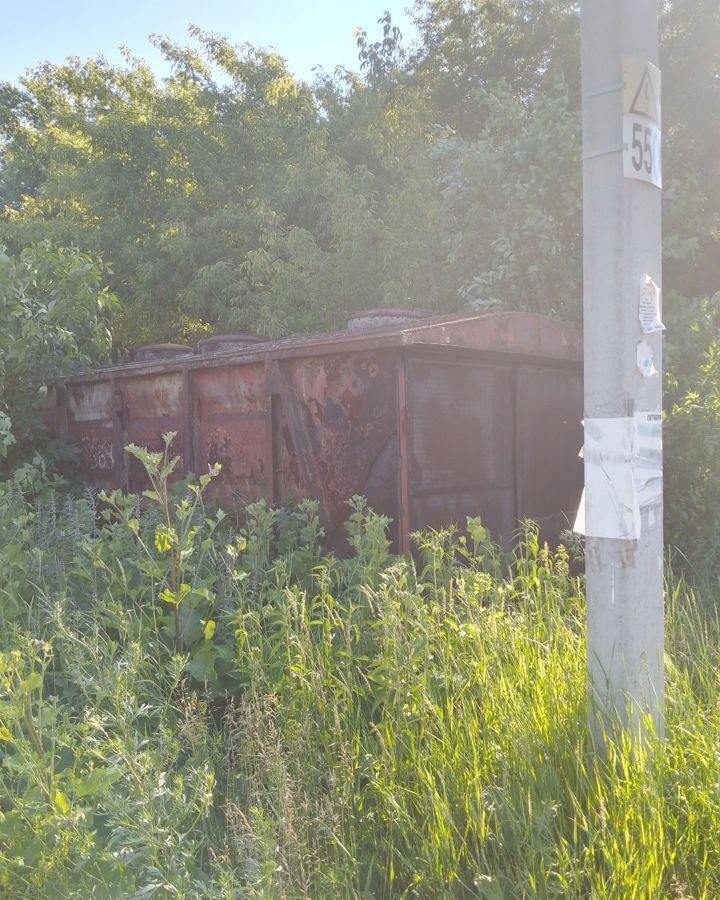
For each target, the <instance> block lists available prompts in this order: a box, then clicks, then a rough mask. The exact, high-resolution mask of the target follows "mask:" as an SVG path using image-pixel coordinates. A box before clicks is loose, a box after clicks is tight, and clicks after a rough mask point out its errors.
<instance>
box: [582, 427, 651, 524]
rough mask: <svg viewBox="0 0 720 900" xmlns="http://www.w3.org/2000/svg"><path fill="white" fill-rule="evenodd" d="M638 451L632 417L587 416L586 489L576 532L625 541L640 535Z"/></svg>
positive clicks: (585, 450) (635, 429)
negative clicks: (588, 417) (637, 474)
mask: <svg viewBox="0 0 720 900" xmlns="http://www.w3.org/2000/svg"><path fill="white" fill-rule="evenodd" d="M637 451H638V441H637V428H636V427H635V420H634V419H633V418H631V417H623V418H617V419H585V446H584V450H583V456H584V458H585V491H584V492H583V497H582V500H581V502H580V508H579V509H578V515H577V518H576V520H575V526H574V528H575V531H578V532H580V533H581V534H585V535H588V536H589V537H600V538H617V539H618V540H626V541H634V540H637V539H638V538H639V537H640V506H639V504H638V497H637V492H636V490H635V480H634V478H633V465H634V462H635V459H636V458H637Z"/></svg>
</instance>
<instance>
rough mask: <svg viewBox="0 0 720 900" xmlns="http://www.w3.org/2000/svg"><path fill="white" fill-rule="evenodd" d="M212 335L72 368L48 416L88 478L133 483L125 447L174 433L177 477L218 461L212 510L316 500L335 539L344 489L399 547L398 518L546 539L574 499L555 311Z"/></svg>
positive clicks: (569, 347) (340, 535)
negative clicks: (382, 517) (253, 339)
mask: <svg viewBox="0 0 720 900" xmlns="http://www.w3.org/2000/svg"><path fill="white" fill-rule="evenodd" d="M376 312H377V311H376ZM371 318H372V317H371ZM376 320H379V317H376ZM238 337H240V336H238ZM223 341H224V343H223ZM223 341H220V342H218V343H211V344H210V345H209V346H208V347H207V351H210V352H205V353H202V354H194V355H193V354H190V355H188V354H185V355H177V356H174V357H172V358H163V359H150V360H147V361H143V362H134V363H130V364H128V365H123V366H116V367H114V368H111V369H105V370H102V371H99V372H95V373H92V374H88V375H83V376H79V377H76V378H72V379H69V380H68V381H67V383H66V384H64V385H60V386H57V387H56V390H55V392H54V394H53V396H54V406H52V408H49V409H48V410H47V411H46V421H47V422H48V424H49V426H50V427H51V428H52V430H54V431H55V432H56V433H59V434H63V435H65V436H67V437H68V438H70V439H71V440H73V441H75V442H76V443H77V444H79V446H80V448H81V451H82V454H83V468H84V470H85V472H86V474H87V475H88V476H89V478H90V479H91V480H92V481H93V482H94V483H96V484H97V485H99V486H101V487H112V486H120V487H124V488H126V489H129V490H131V491H139V490H141V489H142V488H144V487H145V486H146V477H145V474H144V472H143V470H142V468H141V466H140V465H139V464H138V463H137V461H136V460H134V459H128V457H127V454H125V453H123V447H124V446H125V445H126V444H128V443H130V442H133V443H135V444H140V445H143V446H146V447H149V448H151V449H160V448H161V446H162V435H163V434H164V433H165V432H168V431H175V432H177V438H176V441H175V445H174V449H175V452H176V453H178V454H180V456H181V466H180V467H179V473H180V474H182V473H184V472H187V471H195V472H196V473H200V472H204V471H207V468H208V467H209V466H210V465H212V464H213V463H216V462H219V463H220V464H221V465H222V471H221V475H220V476H219V477H218V478H217V479H215V480H214V481H213V482H212V484H211V488H210V490H211V495H212V498H213V499H214V500H215V501H217V502H218V503H220V504H221V505H222V506H223V507H225V508H226V509H230V508H232V509H237V508H241V507H243V506H244V505H246V504H247V503H249V502H252V501H254V500H258V499H260V498H266V499H267V501H268V502H269V503H271V504H287V503H292V502H294V501H296V500H298V499H300V498H302V497H310V498H313V499H314V500H316V501H317V503H318V510H319V516H320V519H321V521H322V524H323V527H324V528H325V531H326V535H327V542H328V544H329V545H330V546H331V547H334V548H336V549H338V550H340V551H342V550H343V549H344V547H345V543H344V522H345V519H346V518H347V514H348V512H349V510H348V507H347V500H348V499H349V498H350V497H351V496H353V495H354V494H361V495H364V496H366V497H367V498H368V500H369V501H370V504H371V505H372V506H373V507H374V508H375V509H376V510H378V511H379V512H383V513H385V514H387V515H388V516H390V517H391V519H392V520H393V525H392V530H391V536H392V539H393V543H394V545H395V547H397V548H399V549H401V550H407V549H409V546H410V545H409V534H410V533H411V532H412V531H414V530H416V529H418V528H421V527H423V526H426V525H430V526H433V527H439V526H442V525H446V524H449V523H450V522H456V523H461V524H462V523H463V522H464V518H465V516H466V515H481V516H482V517H483V519H484V521H485V522H486V524H487V525H488V526H489V527H490V529H491V530H492V531H493V532H494V533H495V534H496V535H497V536H499V537H501V538H503V539H509V537H510V536H511V534H512V531H513V529H514V528H515V527H516V524H517V521H518V519H519V518H522V517H524V516H532V517H534V518H537V519H539V520H540V521H541V523H542V524H543V525H544V527H545V531H546V533H547V535H548V536H550V537H552V536H553V535H556V534H557V532H558V531H559V529H560V527H561V526H562V524H563V522H564V517H565V516H566V514H567V515H570V514H572V512H573V511H574V508H575V506H576V504H577V500H578V498H579V493H580V487H581V484H582V467H581V464H580V461H579V460H578V458H577V452H578V450H579V447H580V444H581V440H582V430H581V424H580V419H581V416H582V385H581V367H580V360H581V340H580V337H579V335H578V334H577V333H576V332H575V331H573V330H572V329H570V328H568V327H567V326H565V325H563V324H562V323H558V322H555V321H551V320H549V319H545V318H543V317H540V316H536V315H531V314H525V313H485V314H481V315H464V316H453V317H445V318H434V319H433V318H420V317H418V316H416V317H414V318H412V319H411V320H410V321H408V322H406V323H402V324H397V323H396V324H394V325H393V326H391V327H383V328H376V329H373V330H367V331H361V330H352V331H346V332H340V333H338V334H334V335H326V336H322V337H318V338H312V339H299V338H293V339H289V340H285V341H276V342H263V343H259V344H258V343H255V344H252V343H248V344H247V345H242V344H240V345H238V344H235V345H233V338H232V336H224V338H223ZM223 346H230V347H231V348H232V349H222V347H223Z"/></svg>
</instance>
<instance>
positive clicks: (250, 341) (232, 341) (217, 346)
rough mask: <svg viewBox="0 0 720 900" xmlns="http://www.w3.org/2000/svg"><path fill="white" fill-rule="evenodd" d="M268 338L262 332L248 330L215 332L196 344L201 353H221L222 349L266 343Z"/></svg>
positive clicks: (245, 347)
mask: <svg viewBox="0 0 720 900" xmlns="http://www.w3.org/2000/svg"><path fill="white" fill-rule="evenodd" d="M267 341H268V338H266V337H264V336H263V335H262V334H252V333H251V332H249V331H241V332H238V333H237V334H216V335H213V337H209V338H205V340H204V341H200V343H199V344H198V346H199V348H200V352H201V353H222V351H223V350H245V349H247V348H249V347H256V346H257V345H258V344H266V343H267Z"/></svg>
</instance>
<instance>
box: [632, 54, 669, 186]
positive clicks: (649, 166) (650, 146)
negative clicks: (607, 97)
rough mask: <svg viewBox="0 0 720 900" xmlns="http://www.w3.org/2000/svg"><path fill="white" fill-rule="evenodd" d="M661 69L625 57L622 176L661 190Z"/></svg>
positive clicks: (636, 59) (642, 60)
mask: <svg viewBox="0 0 720 900" xmlns="http://www.w3.org/2000/svg"><path fill="white" fill-rule="evenodd" d="M660 135H661V115H660V69H658V67H657V66H654V65H653V64H652V63H651V62H647V61H646V60H644V59H639V58H638V57H636V56H623V175H624V176H625V177H626V178H639V179H640V181H648V182H649V183H650V184H654V185H655V186H656V187H659V188H661V187H662V158H661V149H660Z"/></svg>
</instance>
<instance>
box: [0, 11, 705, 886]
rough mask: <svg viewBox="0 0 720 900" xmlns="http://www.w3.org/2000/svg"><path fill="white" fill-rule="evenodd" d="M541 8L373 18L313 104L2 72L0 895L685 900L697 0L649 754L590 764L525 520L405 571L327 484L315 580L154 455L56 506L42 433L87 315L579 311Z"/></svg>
mask: <svg viewBox="0 0 720 900" xmlns="http://www.w3.org/2000/svg"><path fill="white" fill-rule="evenodd" d="M577 6H578V5H577V3H575V2H572V0H530V2H528V0H493V2H490V0H417V2H416V3H415V6H414V13H415V20H416V24H417V25H418V28H419V33H420V39H419V42H418V44H417V46H415V47H414V48H411V49H408V48H406V47H405V46H404V45H403V43H402V40H401V36H400V34H399V32H398V31H397V29H396V28H394V27H393V24H392V21H391V19H390V17H389V15H385V16H383V17H382V18H381V20H380V21H379V25H380V27H381V36H380V37H379V39H377V40H373V38H372V36H369V35H368V34H367V33H366V32H365V31H362V30H361V31H359V32H358V35H357V41H358V55H359V63H360V73H359V74H356V73H353V72H348V71H344V70H339V71H336V72H334V73H333V74H332V75H326V74H322V73H321V74H320V75H319V76H318V78H317V80H316V82H315V84H314V85H312V86H310V85H307V84H304V83H301V82H298V81H297V80H296V79H294V78H293V77H292V75H291V74H290V73H289V72H288V70H287V68H286V66H285V64H284V62H283V60H282V59H281V58H280V57H279V56H278V55H277V54H275V53H270V52H266V51H264V50H262V49H257V48H251V47H246V46H242V47H237V46H234V45H232V44H231V43H230V42H229V41H227V40H225V39H224V38H222V37H220V36H217V35H209V34H205V33H203V32H202V31H200V30H199V29H195V28H193V29H191V40H192V45H191V46H189V47H179V46H175V45H173V44H172V43H171V42H169V41H167V40H164V39H157V43H158V44H159V46H160V48H161V50H162V52H163V54H164V55H165V57H166V59H167V60H168V61H169V62H170V63H171V64H172V75H171V76H170V77H169V78H168V79H166V80H164V81H162V82H160V81H158V79H157V78H156V77H155V75H154V74H153V72H152V71H151V70H150V68H149V67H148V66H147V65H146V64H145V63H144V62H143V61H142V60H139V59H136V58H135V57H132V56H131V55H130V54H128V56H127V62H126V65H124V66H111V65H109V64H108V63H107V62H106V61H104V60H102V59H98V60H88V61H84V62H83V61H79V60H74V59H73V60H69V61H67V62H66V63H65V64H60V65H54V64H51V63H44V64H42V65H39V66H38V67H37V68H36V69H34V70H33V71H32V72H30V73H29V74H28V75H27V76H26V77H24V78H22V79H20V81H19V82H18V84H14V85H11V84H3V85H0V242H1V243H2V244H3V245H4V246H5V250H4V251H3V252H2V253H0V890H2V891H4V893H5V894H6V895H7V896H10V897H23V898H24V897H29V898H31V897H37V898H52V897H58V898H61V897H62V898H64V897H82V898H85V897H97V898H101V897H102V898H104V897H108V898H109V897H118V898H120V897H122V898H125V897H138V898H141V897H150V896H157V897H186V898H191V897H203V898H205V897H218V898H225V897H226V898H230V897H243V898H244V897H253V896H255V897H283V898H284V897H287V898H293V897H297V898H301V897H302V898H304V897H313V898H315V897H327V898H337V897H352V898H367V900H370V898H378V900H380V898H391V897H403V896H405V897H422V898H424V897H427V898H431V897H432V898H435V897H486V898H498V900H499V898H503V900H504V898H507V897H527V898H530V897H563V898H564V897H577V898H586V897H592V898H597V900H600V898H618V900H625V898H630V897H633V898H645V897H648V898H650V897H652V898H655V897H677V898H691V897H692V898H694V900H700V898H707V900H710V898H715V897H717V896H720V842H719V841H718V835H720V787H719V782H718V770H719V767H720V751H719V750H718V748H720V683H719V682H718V674H717V673H718V663H719V662H720V622H719V621H718V612H717V609H718V608H717V604H716V592H717V577H716V574H715V575H713V572H714V571H715V570H714V567H715V566H716V564H717V561H718V560H720V481H719V480H718V471H720V470H719V469H718V466H717V458H718V452H719V450H720V393H719V389H718V385H719V384H720V370H719V367H718V366H719V364H718V360H720V348H719V347H718V293H717V291H718V288H719V287H720V253H718V239H719V237H720V169H718V166H717V148H718V145H719V144H720V68H719V67H720V57H719V56H718V53H717V47H718V45H719V44H720V9H719V8H718V4H717V2H716V0H665V2H663V3H662V4H661V11H662V18H661V26H662V27H661V31H662V49H661V55H662V58H661V66H662V70H663V75H664V84H665V102H664V108H663V121H664V124H665V135H666V138H665V144H664V155H665V178H664V181H665V184H666V189H665V192H664V198H665V204H664V287H665V290H664V300H665V305H664V318H665V321H666V322H667V324H668V333H667V340H666V349H667V355H666V359H667V364H668V373H669V374H668V387H669V390H668V393H667V404H666V409H667V413H668V417H667V422H666V429H665V433H666V436H667V444H666V447H667V453H666V459H667V463H668V465H667V472H668V478H667V482H666V483H667V497H668V502H667V504H666V509H667V525H668V529H667V535H668V538H669V541H670V543H671V544H672V545H677V546H678V547H679V548H680V553H679V554H678V556H677V557H676V558H677V560H678V561H679V562H681V563H682V565H683V567H684V572H685V574H684V575H683V577H677V578H676V577H671V578H670V580H669V583H668V585H667V598H668V602H667V608H668V655H667V660H666V664H667V675H668V679H667V734H666V739H665V741H664V742H655V741H651V742H650V746H648V747H647V748H646V752H643V753H641V752H638V749H637V747H636V748H634V749H633V748H631V746H630V744H629V743H628V741H626V740H621V741H619V742H618V743H615V744H614V745H612V747H611V750H610V754H609V757H608V758H606V759H602V758H600V757H599V756H598V755H597V754H595V753H594V752H593V750H592V748H591V747H589V746H588V737H587V729H586V712H587V711H586V692H585V662H584V652H585V651H584V608H583V603H584V600H583V585H582V580H581V579H580V578H579V577H577V576H576V575H574V574H573V569H572V566H571V560H570V559H569V555H568V551H567V550H566V549H564V548H562V547H560V548H558V549H557V550H556V551H553V552H550V551H549V550H548V549H547V548H545V547H541V546H539V545H538V541H537V532H536V530H535V528H534V526H533V525H532V524H531V523H527V524H526V525H525V526H524V529H523V531H522V532H521V534H520V540H519V543H518V546H517V549H516V550H515V552H514V553H513V554H512V555H508V554H507V553H506V552H503V551H501V550H500V549H499V548H498V547H496V546H494V545H493V544H492V542H491V541H490V539H489V536H488V535H487V534H486V532H485V529H484V528H483V525H482V523H481V521H480V520H479V519H470V520H468V522H467V523H462V524H464V525H465V526H466V530H465V532H464V533H463V534H461V533H459V532H454V531H453V530H452V529H450V530H447V531H443V532H440V533H433V532H428V533H423V534H419V535H416V537H415V542H416V548H417V556H416V561H415V562H413V561H412V560H410V559H403V558H394V557H392V556H390V554H389V550H388V546H389V545H388V541H387V538H386V525H387V522H386V521H385V520H384V519H383V518H382V517H380V516H377V515H375V514H373V513H372V512H371V511H370V510H368V509H367V507H366V505H365V504H364V502H363V501H362V499H361V498H353V500H352V501H351V507H352V509H351V513H350V516H349V518H348V532H349V544H350V546H351V548H352V554H353V555H352V557H351V558H350V559H346V560H339V559H336V558H334V557H332V556H329V555H327V554H326V553H325V552H324V551H323V550H322V546H321V539H322V532H321V529H320V527H319V525H318V521H317V519H316V517H315V510H314V507H313V505H312V504H311V503H306V504H303V505H301V506H300V507H298V508H296V509H292V510H274V509H269V508H268V507H267V506H266V505H264V504H262V503H260V504H254V505H252V506H251V507H249V508H248V510H247V514H246V519H245V520H244V521H243V523H242V524H240V523H239V522H238V521H237V520H235V519H234V518H232V517H230V516H225V515H224V514H223V513H222V511H217V510H214V511H212V512H211V511H209V510H207V509H205V506H204V504H203V499H202V497H203V491H204V489H205V487H206V486H207V485H208V484H209V482H210V480H211V479H212V478H213V477H214V474H215V472H214V471H211V472H208V473H207V474H204V475H202V477H201V478H200V480H199V481H197V482H195V481H193V480H192V479H189V480H187V481H185V482H176V481H173V479H174V477H175V476H174V472H173V469H174V466H175V463H174V462H173V458H172V453H171V450H170V449H169V446H168V449H167V450H166V452H165V453H159V454H158V453H149V452H147V451H145V450H143V449H142V448H138V447H131V448H128V449H129V450H130V452H132V453H133V454H134V455H135V456H136V457H137V458H138V459H139V460H140V462H141V463H143V464H144V465H145V466H146V468H147V470H148V472H149V474H150V478H151V481H152V488H151V490H150V491H149V492H147V493H146V496H144V497H135V496H125V495H124V494H122V493H121V492H114V493H113V494H112V495H110V496H98V495H97V494H95V493H93V492H92V491H89V490H88V491H87V492H85V493H84V494H82V495H80V496H78V495H71V494H69V493H68V492H67V491H65V492H58V490H57V488H58V486H59V485H60V482H59V481H58V479H57V478H56V477H55V476H53V474H52V473H53V471H54V468H55V467H54V463H55V462H56V461H57V460H58V459H59V458H60V457H64V456H66V455H67V453H68V452H71V451H69V450H68V448H63V447H59V446H52V445H48V444H47V442H45V440H44V436H43V428H42V415H41V406H42V401H43V392H44V386H45V385H46V384H47V383H48V382H49V381H51V380H52V379H53V378H56V377H58V376H63V375H66V374H69V373H71V372H72V371H75V370H76V369H77V368H82V367H88V366H92V365H95V364H97V363H98V362H101V361H103V360H104V359H105V358H107V354H108V353H109V352H110V350H111V347H110V344H111V337H110V332H109V331H108V328H109V327H110V326H112V329H113V335H114V338H113V340H114V348H113V350H112V352H113V353H114V354H115V356H116V358H119V357H121V355H122V353H123V352H124V350H125V349H126V348H127V346H128V345H130V344H132V343H138V342H142V341H154V340H166V339H183V340H189V341H192V340H194V339H196V338H197V337H199V336H202V335H205V334H206V333H208V332H209V331H212V330H214V329H217V330H222V331H228V330H234V329H249V330H256V331H260V332H265V333H267V334H270V335H284V334H291V333H298V332H316V331H320V330H323V329H326V328H331V327H338V326H340V327H341V326H342V325H343V324H344V317H345V314H346V313H347V311H348V310H350V309H352V308H362V307H372V306H377V305H382V304H389V305H400V306H424V307H427V308H429V309H433V310H437V311H446V312H452V311H456V310H461V309H466V308H475V309H485V308H493V307H502V308H506V309H530V310H533V311H536V312H541V313H547V314H549V315H556V316H562V317H563V318H564V319H565V320H569V321H574V322H576V323H578V324H579V323H580V318H581V288H580V179H579V176H580V162H579V150H580V147H579V103H580V88H579V65H578V53H577V51H578V47H579V40H578V15H577V12H578V9H577ZM115 294H116V295H117V298H118V299H117V300H115V298H114V295H115ZM170 442H171V438H170V437H169V438H168V445H170ZM1 479H6V480H1ZM171 485H173V486H172V487H171ZM688 573H691V574H692V577H693V578H694V579H695V580H696V582H697V583H698V584H704V585H705V587H703V588H702V589H701V590H700V589H697V590H696V589H693V588H691V587H690V586H689V585H688V583H686V581H685V580H684V578H685V577H690V576H689V575H688Z"/></svg>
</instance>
